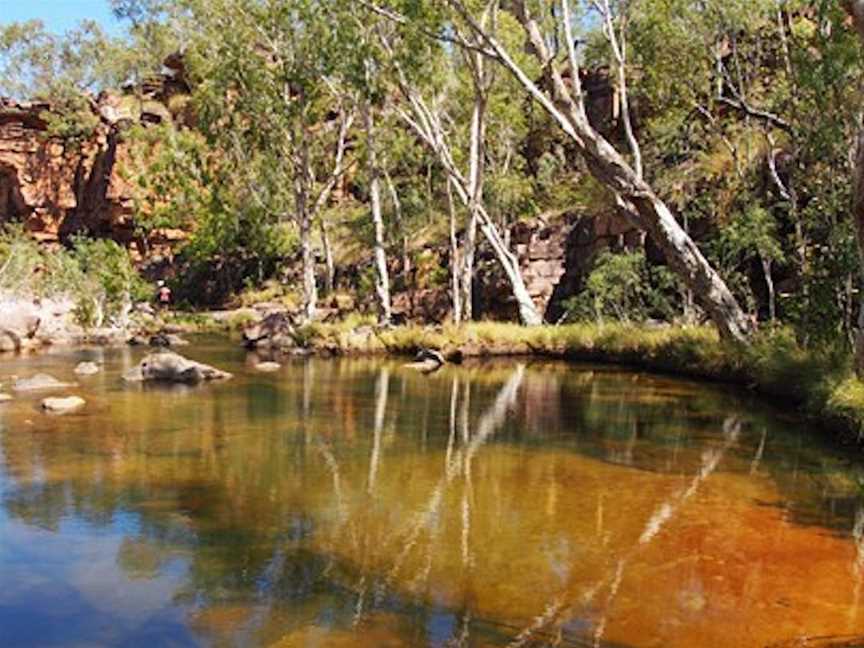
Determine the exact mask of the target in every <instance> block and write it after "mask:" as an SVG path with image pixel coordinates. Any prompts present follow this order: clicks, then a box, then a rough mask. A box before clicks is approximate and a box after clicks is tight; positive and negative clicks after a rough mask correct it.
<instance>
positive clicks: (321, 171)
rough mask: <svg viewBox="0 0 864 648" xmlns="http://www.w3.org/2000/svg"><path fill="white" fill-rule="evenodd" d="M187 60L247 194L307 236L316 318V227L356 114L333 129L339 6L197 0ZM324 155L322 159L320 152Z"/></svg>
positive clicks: (307, 279)
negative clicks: (326, 140) (331, 137)
mask: <svg viewBox="0 0 864 648" xmlns="http://www.w3.org/2000/svg"><path fill="white" fill-rule="evenodd" d="M186 6H187V8H188V11H189V23H188V24H189V27H190V29H189V32H188V34H187V38H188V50H187V54H186V56H187V60H188V61H189V64H190V69H191V71H192V72H193V74H194V77H195V78H194V82H195V85H196V100H197V105H198V108H199V117H200V119H201V125H202V127H203V128H204V129H205V130H206V131H207V133H208V135H209V137H210V138H211V141H212V142H213V143H214V144H217V145H218V147H219V149H220V150H221V151H222V152H224V153H226V154H228V155H232V156H234V158H235V160H236V163H237V168H238V172H240V173H247V174H249V178H248V183H247V187H248V192H249V197H250V200H253V201H255V202H256V203H258V204H259V206H261V207H262V208H264V209H265V211H266V212H267V213H269V214H270V215H271V216H273V217H275V218H277V219H279V220H280V221H287V220H289V219H293V220H294V222H295V223H296V225H297V228H298V230H299V237H300V250H301V259H302V276H303V280H302V285H303V312H304V316H305V318H306V319H312V318H313V317H314V316H315V312H316V305H317V299H318V290H317V283H316V275H315V252H314V248H313V226H314V223H315V218H316V214H317V213H318V212H319V211H320V210H321V208H322V207H323V206H324V205H325V204H326V202H327V197H328V196H329V194H330V192H331V191H332V189H333V187H334V185H335V178H337V177H338V176H339V174H341V173H342V171H343V161H344V150H345V139H346V137H347V131H348V127H349V126H350V119H351V118H350V116H348V115H346V114H344V112H343V114H341V115H340V116H339V118H338V124H339V125H338V126H337V127H336V128H335V129H332V128H331V129H330V130H335V131H337V135H336V138H337V142H336V144H335V146H334V147H332V148H330V147H321V146H316V142H317V143H320V141H319V140H320V134H322V133H324V132H326V125H327V124H328V119H327V116H328V114H329V112H330V109H331V107H332V105H333V101H332V99H333V96H332V94H331V92H330V90H329V88H328V84H327V83H326V82H325V81H326V80H328V79H330V78H332V77H333V75H334V73H335V71H336V66H337V60H336V58H335V57H333V56H331V55H330V53H331V52H334V51H338V48H337V45H338V35H337V32H336V30H335V29H334V24H335V23H334V20H333V19H332V16H331V9H332V7H331V6H329V5H328V4H326V3H319V2H315V1H313V0H278V1H277V0H251V1H250V0H242V1H241V0H188V2H187V4H186ZM316 153H318V155H316Z"/></svg>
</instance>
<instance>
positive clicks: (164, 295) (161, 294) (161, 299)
mask: <svg viewBox="0 0 864 648" xmlns="http://www.w3.org/2000/svg"><path fill="white" fill-rule="evenodd" d="M157 286H158V289H157V290H156V301H157V302H158V304H159V307H160V308H162V309H163V310H167V309H168V307H169V306H170V305H171V289H170V288H169V287H168V286H166V285H165V282H164V281H160V282H159V283H158V284H157Z"/></svg>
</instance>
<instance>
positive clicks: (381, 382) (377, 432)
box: [366, 367, 390, 495]
mask: <svg viewBox="0 0 864 648" xmlns="http://www.w3.org/2000/svg"><path fill="white" fill-rule="evenodd" d="M389 390H390V370H389V369H388V368H387V367H381V373H380V374H378V382H377V383H376V384H375V423H374V426H373V428H372V431H373V432H372V433H373V436H372V457H371V459H370V461H369V481H368V484H367V486H366V490H367V492H368V493H369V494H370V495H371V494H372V492H373V491H374V490H375V481H376V480H377V477H378V466H379V465H380V463H381V437H382V436H383V434H384V418H385V416H386V415H387V394H388V392H389Z"/></svg>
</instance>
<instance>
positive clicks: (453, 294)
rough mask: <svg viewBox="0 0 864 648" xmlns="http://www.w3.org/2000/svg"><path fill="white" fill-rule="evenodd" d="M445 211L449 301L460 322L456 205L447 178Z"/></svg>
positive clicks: (460, 299) (456, 319) (460, 295)
mask: <svg viewBox="0 0 864 648" xmlns="http://www.w3.org/2000/svg"><path fill="white" fill-rule="evenodd" d="M447 212H448V214H449V216H450V302H451V304H452V305H453V323H454V324H461V323H462V290H461V285H460V284H461V282H462V279H461V276H462V273H461V267H462V263H463V261H462V258H461V256H460V254H459V240H458V238H457V236H456V205H454V204H453V183H452V181H451V180H450V179H449V178H448V179H447Z"/></svg>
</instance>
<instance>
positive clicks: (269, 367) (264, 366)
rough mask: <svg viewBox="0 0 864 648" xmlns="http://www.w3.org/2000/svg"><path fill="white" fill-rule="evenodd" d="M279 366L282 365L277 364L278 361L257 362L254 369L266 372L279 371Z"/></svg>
mask: <svg viewBox="0 0 864 648" xmlns="http://www.w3.org/2000/svg"><path fill="white" fill-rule="evenodd" d="M281 368H282V365H281V364H279V363H278V362H259V363H258V364H256V365H255V369H256V370H258V371H264V372H268V373H269V372H273V371H279V369H281Z"/></svg>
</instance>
